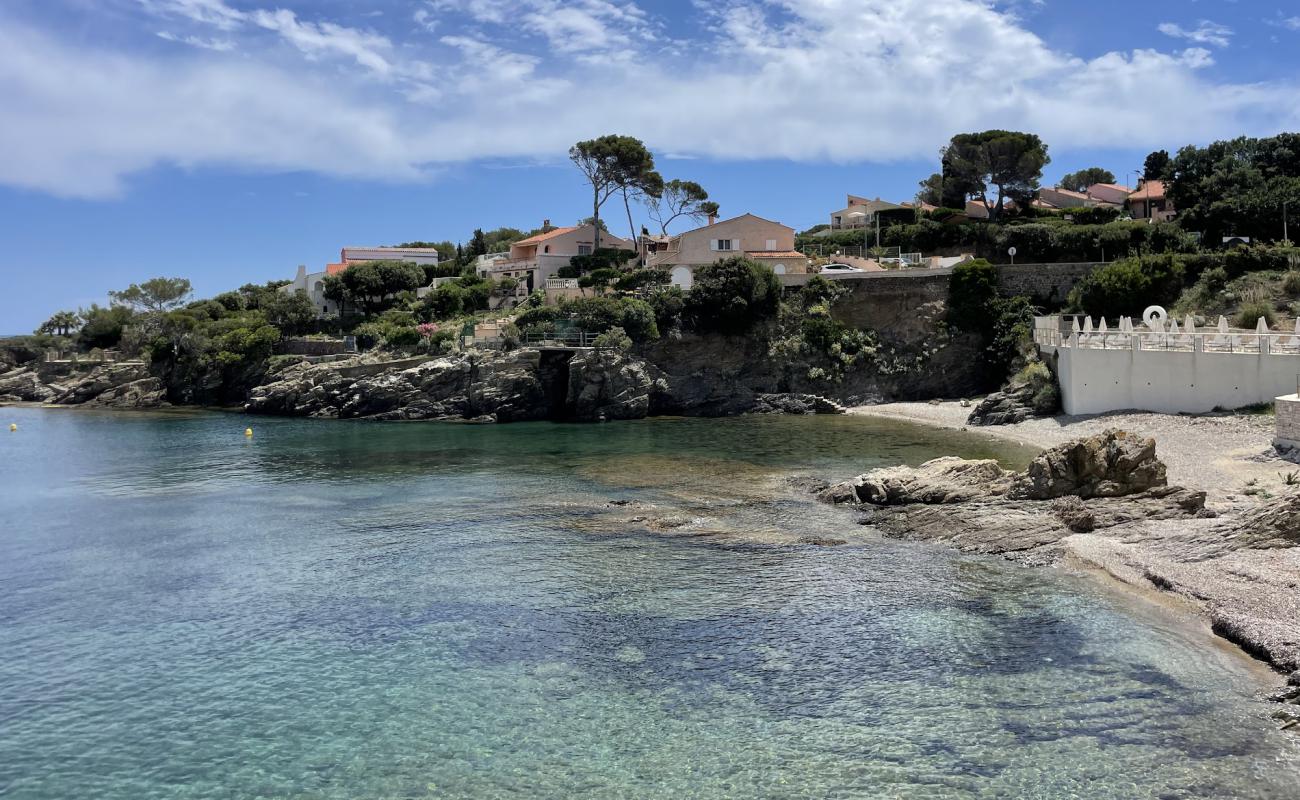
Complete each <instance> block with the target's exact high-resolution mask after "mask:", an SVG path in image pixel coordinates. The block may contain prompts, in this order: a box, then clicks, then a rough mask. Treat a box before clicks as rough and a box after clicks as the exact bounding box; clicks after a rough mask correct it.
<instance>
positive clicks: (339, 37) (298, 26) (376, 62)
mask: <svg viewBox="0 0 1300 800" xmlns="http://www.w3.org/2000/svg"><path fill="white" fill-rule="evenodd" d="M251 19H252V21H253V22H254V23H255V24H256V25H258V26H260V27H262V28H265V29H266V30H268V31H275V32H276V33H278V34H280V36H282V37H283V38H284V40H285V41H287V42H289V43H290V44H292V45H293V46H294V47H296V48H298V49H299V50H301V51H302V52H303V53H304V54H306V55H307V56H309V57H313V58H314V57H316V56H319V55H321V54H334V55H344V56H349V57H351V58H352V59H353V60H355V61H356V62H357V64H359V65H360V66H363V67H365V68H366V69H368V70H370V71H372V72H374V73H375V74H377V75H382V76H388V75H390V74H391V73H392V71H393V65H392V64H391V63H389V60H388V53H389V52H391V51H392V49H393V43H392V42H390V41H389V40H388V39H387V38H385V37H383V36H380V35H379V34H377V33H373V32H370V31H362V30H357V29H356V28H347V27H344V26H342V25H336V24H334V23H332V22H319V23H312V22H302V21H301V20H299V19H298V17H297V15H296V14H294V13H293V12H292V11H289V10H287V9H283V8H281V9H277V10H275V11H263V10H258V11H254V12H253V14H252V15H251Z"/></svg>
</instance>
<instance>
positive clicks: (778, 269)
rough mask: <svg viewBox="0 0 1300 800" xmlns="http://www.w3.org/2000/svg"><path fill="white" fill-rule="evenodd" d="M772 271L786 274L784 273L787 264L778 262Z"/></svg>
mask: <svg viewBox="0 0 1300 800" xmlns="http://www.w3.org/2000/svg"><path fill="white" fill-rule="evenodd" d="M772 271H773V272H775V273H776V274H777V275H784V274H785V264H777V265H775V266H773V267H772Z"/></svg>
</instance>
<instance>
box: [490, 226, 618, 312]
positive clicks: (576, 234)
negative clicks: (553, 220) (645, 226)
mask: <svg viewBox="0 0 1300 800" xmlns="http://www.w3.org/2000/svg"><path fill="white" fill-rule="evenodd" d="M546 227H549V225H543V228H546ZM595 239H596V237H595V227H594V226H592V225H584V226H581V227H577V226H574V227H567V228H552V229H551V230H549V231H546V232H544V233H539V234H537V235H536V236H529V237H528V238H527V239H521V240H520V241H518V242H515V243H514V244H512V245H510V255H509V257H507V258H505V259H502V260H496V261H494V262H493V263H491V264H486V265H484V266H483V267H482V268H480V269H479V274H480V275H482V276H483V277H485V278H491V279H492V280H501V279H502V278H513V279H514V280H516V281H518V284H517V286H516V287H515V290H514V291H513V293H511V294H508V295H505V296H502V297H494V298H493V303H494V304H495V305H494V307H495V308H499V307H502V306H505V307H510V306H514V305H516V304H518V303H519V302H520V301H522V300H523V299H524V298H526V297H528V295H530V294H532V293H533V290H535V289H540V288H543V287H544V286H546V281H547V280H548V279H550V278H553V277H555V274H556V273H557V272H559V271H560V269H561V268H562V267H567V266H569V262H570V261H572V260H573V257H574V256H588V255H591V253H592V251H593V249H594V248H595ZM635 247H636V245H635V244H633V243H632V242H629V241H628V240H626V239H621V238H619V237H617V236H614V235H613V234H611V233H608V232H606V231H601V233H600V248H601V249H602V250H607V249H608V250H634V249H635Z"/></svg>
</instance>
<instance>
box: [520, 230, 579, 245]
mask: <svg viewBox="0 0 1300 800" xmlns="http://www.w3.org/2000/svg"><path fill="white" fill-rule="evenodd" d="M588 227H591V226H588ZM577 229H578V228H577V226H576V225H574V226H570V227H568V228H556V229H555V230H553V231H547V232H546V233H539V234H537V235H536V236H529V237H528V238H527V239H520V240H519V241H517V242H515V244H537V243H538V242H544V241H546V240H547V239H554V238H555V237H556V236H560V235H563V234H566V233H570V232H572V231H576V230H577Z"/></svg>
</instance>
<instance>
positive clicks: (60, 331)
mask: <svg viewBox="0 0 1300 800" xmlns="http://www.w3.org/2000/svg"><path fill="white" fill-rule="evenodd" d="M80 325H81V314H79V313H78V312H76V311H59V312H57V313H55V314H54V315H53V316H51V317H50V318H49V319H47V320H45V322H43V323H42V324H41V327H40V328H38V329H37V330H36V332H37V333H44V334H50V335H54V336H68V335H71V333H72V331H73V329H75V328H77V327H78V326H80Z"/></svg>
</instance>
